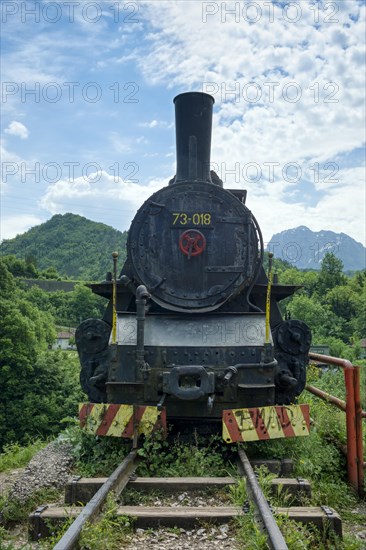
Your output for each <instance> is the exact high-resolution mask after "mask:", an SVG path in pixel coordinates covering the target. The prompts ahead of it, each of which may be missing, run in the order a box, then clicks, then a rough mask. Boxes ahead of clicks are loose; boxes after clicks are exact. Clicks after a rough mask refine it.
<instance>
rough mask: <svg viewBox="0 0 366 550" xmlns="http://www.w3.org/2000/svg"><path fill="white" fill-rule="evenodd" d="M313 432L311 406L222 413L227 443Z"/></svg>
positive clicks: (304, 434) (236, 410) (285, 406)
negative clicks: (311, 427) (311, 428)
mask: <svg viewBox="0 0 366 550" xmlns="http://www.w3.org/2000/svg"><path fill="white" fill-rule="evenodd" d="M309 433H310V414H309V405H305V404H303V405H275V406H271V407H256V408H252V409H230V410H225V411H223V413H222V438H223V440H224V441H225V442H226V443H235V442H239V441H259V440H268V439H277V438H280V437H300V436H306V435H309Z"/></svg>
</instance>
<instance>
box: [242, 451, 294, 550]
mask: <svg viewBox="0 0 366 550" xmlns="http://www.w3.org/2000/svg"><path fill="white" fill-rule="evenodd" d="M239 458H240V462H241V465H242V466H243V468H244V473H245V477H246V480H247V488H248V493H249V496H250V498H251V499H252V500H253V501H254V504H255V506H256V507H257V510H258V512H259V515H260V520H261V522H262V523H263V526H264V529H265V531H266V533H267V535H268V542H269V544H270V547H271V548H272V549H273V550H288V546H287V544H286V541H285V539H284V537H283V535H282V533H281V531H280V529H279V527H278V525H277V523H276V520H275V518H274V517H273V514H272V512H271V509H270V507H269V505H268V502H267V500H266V498H265V496H264V494H263V492H262V489H261V488H260V485H259V483H258V480H257V478H256V477H255V474H254V471H253V468H252V466H251V464H250V462H249V459H248V457H247V455H246V453H245V452H244V451H243V449H239Z"/></svg>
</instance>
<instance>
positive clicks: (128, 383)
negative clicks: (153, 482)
mask: <svg viewBox="0 0 366 550" xmlns="http://www.w3.org/2000/svg"><path fill="white" fill-rule="evenodd" d="M174 104H175V118H176V149H177V169H176V175H175V176H174V178H173V179H172V180H170V182H169V184H168V185H167V186H166V187H164V188H163V189H161V190H159V191H157V192H156V193H154V194H153V195H152V196H151V197H150V198H149V199H148V200H147V201H146V202H145V203H144V204H143V205H142V206H141V208H140V209H139V210H138V211H137V213H136V215H135V217H134V219H133V221H132V224H131V227H130V230H129V234H128V241H127V260H126V262H125V264H124V266H123V268H122V271H121V273H120V274H119V276H118V277H117V271H116V261H117V258H116V254H115V255H114V272H109V273H107V276H106V280H105V281H103V282H101V283H99V284H93V285H91V288H92V290H93V292H95V293H96V294H99V295H100V296H103V297H105V298H107V299H108V300H109V304H108V306H107V307H106V311H105V315H104V317H103V319H88V320H86V321H84V322H83V323H81V325H80V326H79V327H78V329H77V331H76V344H77V349H78V353H79V357H80V363H81V375H80V380H81V385H82V388H83V390H84V391H85V393H86V394H87V395H88V398H89V400H90V403H87V404H83V405H82V406H81V409H80V418H81V422H82V424H83V425H88V423H89V427H91V428H93V426H94V433H98V430H99V434H100V435H108V434H107V431H108V430H110V432H111V435H121V436H122V437H128V435H131V433H132V431H133V430H135V431H136V426H138V425H139V422H140V421H141V419H142V416H143V414H144V410H145V409H149V408H151V409H152V410H155V411H157V417H156V418H160V419H161V418H162V415H163V416H164V415H165V416H164V418H166V417H167V418H168V421H169V422H173V423H174V422H178V421H180V422H183V423H185V424H186V425H187V424H188V425H194V426H199V425H200V424H202V423H203V422H217V421H220V422H221V421H222V419H223V417H224V416H225V415H226V417H225V418H226V421H227V422H232V420H230V418H229V419H228V417H227V413H228V412H229V416H230V414H232V411H238V410H239V411H241V417H240V418H241V419H242V420H243V418H245V415H244V416H243V411H249V413H248V415H247V419H249V420H251V421H252V423H253V422H254V420H253V419H254V416H253V414H256V415H257V417H256V418H257V420H258V418H259V419H263V418H264V416H263V415H264V412H265V411H266V410H271V411H272V413H271V414H272V417H271V414H270V416H269V417H268V415H267V417H268V418H269V421H268V422H267V424H266V425H265V426H264V424H263V425H262V428H263V426H264V433H267V434H268V430H269V429H270V425H273V414H274V415H275V416H276V415H277V416H276V420H277V423H278V425H279V428H281V426H282V427H284V426H285V423H284V418H285V419H287V421H289V423H290V424H291V420H293V418H294V417H295V416H296V415H294V413H293V412H292V413H291V414H290V412H291V406H290V404H292V403H294V402H295V400H296V397H297V396H298V395H300V393H301V392H302V390H303V389H304V386H305V381H306V366H307V363H308V352H309V348H310V343H311V333H310V330H309V328H308V327H307V325H306V324H305V323H303V322H302V321H298V320H293V319H287V320H284V319H283V318H282V316H281V313H280V310H279V307H278V302H279V301H280V300H282V299H284V298H286V297H288V296H290V295H291V294H293V293H294V292H295V290H297V288H298V287H296V286H291V285H286V286H285V285H281V284H278V282H277V281H276V280H274V281H273V284H272V275H270V276H269V275H268V274H266V272H265V270H264V267H263V255H264V250H263V248H264V247H263V239H262V234H261V230H260V227H259V225H258V223H257V221H256V219H255V217H254V215H253V213H252V212H251V211H250V210H249V208H248V207H247V206H246V191H245V190H238V189H224V188H223V183H222V181H221V180H220V178H219V177H218V176H217V175H216V174H215V173H214V172H213V171H210V149H211V129H212V111H213V104H214V99H213V97H211V96H210V95H208V94H205V93H198V92H189V93H183V94H180V95H178V96H177V97H175V99H174ZM121 407H125V409H124V412H123V413H122V412H121V411H122V409H121ZM140 409H141V410H140ZM93 411H94V412H93ZM126 411H127V412H126ZM128 411H130V412H129V413H128ZM250 411H252V412H250ZM253 411H256V413H253ZM263 411H264V412H263ZM273 411H274V412H273ZM289 411H290V412H289ZM300 412H301V414H302V416H301V414H300V419H302V424H303V425H304V426H305V425H307V420H306V414H305V416H304V410H303V409H302V410H301V411H300ZM252 413H253V414H252ZM233 414H234V417H233V418H234V419H235V420H236V421H238V418H239V416H238V415H236V416H235V414H236V413H235V412H234V413H233ZM123 415H124V416H123ZM258 415H259V416H258ZM281 415H282V416H281ZM290 417H291V418H290ZM111 418H112V420H111ZM304 418H305V420H304ZM289 419H290V420H289ZM128 422H130V424H131V429H130V430H129V429H128V426H127V424H128ZM243 422H244V421H243ZM243 422H242V425H241V427H240V426H239V432H240V433H241V434H242V433H243V429H244V427H243V426H244V424H243ZM257 423H258V422H257ZM271 423H272V424H271ZM295 424H296V423H294V422H292V425H293V426H295ZM103 426H107V427H108V430H107V428H105V429H104V428H103ZM113 426H114V428H115V430H114V432H113V430H112V427H113ZM257 427H258V426H255V425H254V429H255V430H256V428H257ZM303 430H305V428H303ZM142 431H143V430H142ZM295 431H296V430H295ZM112 432H113V433H112ZM295 435H296V434H295ZM298 435H302V434H298ZM238 437H239V439H240V435H239V436H238ZM233 438H234V439H233ZM237 439H238V438H236V440H237ZM226 440H227V441H229V438H228V437H227V438H226ZM232 440H235V437H234V436H232Z"/></svg>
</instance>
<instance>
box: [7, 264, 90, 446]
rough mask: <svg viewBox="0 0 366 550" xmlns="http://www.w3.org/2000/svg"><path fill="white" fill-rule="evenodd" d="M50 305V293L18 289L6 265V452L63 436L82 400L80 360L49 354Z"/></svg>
mask: <svg viewBox="0 0 366 550" xmlns="http://www.w3.org/2000/svg"><path fill="white" fill-rule="evenodd" d="M35 298H36V300H35ZM36 301H38V304H40V305H41V308H40V307H38V306H37V304H36ZM46 307H47V300H46V298H45V296H44V293H42V291H40V290H39V289H37V290H33V289H31V290H29V291H28V290H24V289H22V288H20V287H19V286H17V284H16V279H14V277H13V276H12V275H11V273H10V272H9V270H8V269H7V266H6V264H5V262H3V261H0V308H1V317H0V347H1V356H0V380H1V393H0V449H1V448H2V446H3V445H4V444H6V443H10V442H13V441H19V442H21V443H24V442H26V441H27V439H29V438H32V437H35V436H41V437H46V436H48V435H50V434H52V433H57V431H58V430H59V427H60V426H59V423H60V420H61V419H62V418H63V417H64V416H70V415H73V414H75V413H76V406H77V402H78V400H79V399H81V398H82V394H81V390H80V386H79V382H78V375H79V365H78V361H77V358H76V357H74V359H72V358H70V356H68V354H66V353H63V352H61V353H58V352H53V351H47V348H48V345H49V344H50V343H52V342H53V341H54V339H55V336H56V331H55V325H54V319H53V316H52V314H51V313H50V311H45V310H42V308H44V309H45V308H46Z"/></svg>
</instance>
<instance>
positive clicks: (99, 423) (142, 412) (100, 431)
mask: <svg viewBox="0 0 366 550" xmlns="http://www.w3.org/2000/svg"><path fill="white" fill-rule="evenodd" d="M79 420H80V426H81V427H82V428H83V429H84V430H85V431H86V432H87V433H90V434H93V435H99V436H112V437H126V438H133V437H134V435H135V434H137V435H141V434H144V435H145V436H148V435H150V434H151V433H152V432H154V431H156V430H162V431H163V432H164V433H166V410H165V409H162V410H161V411H159V410H158V408H157V407H148V406H145V405H120V404H104V403H80V404H79Z"/></svg>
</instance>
